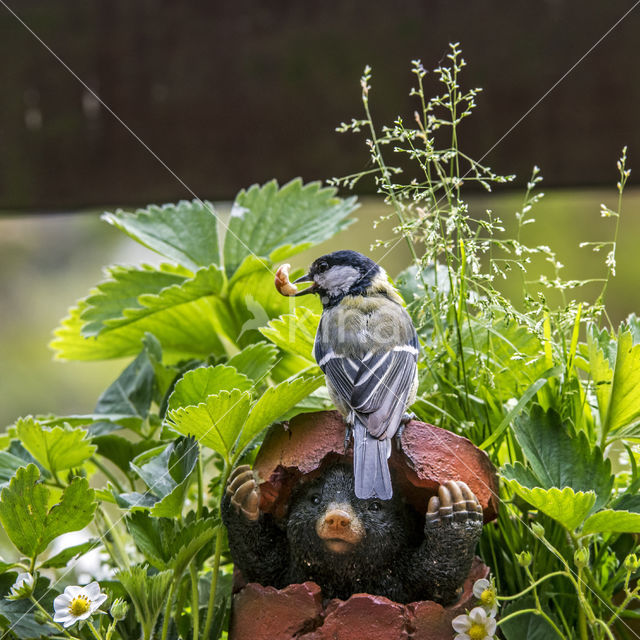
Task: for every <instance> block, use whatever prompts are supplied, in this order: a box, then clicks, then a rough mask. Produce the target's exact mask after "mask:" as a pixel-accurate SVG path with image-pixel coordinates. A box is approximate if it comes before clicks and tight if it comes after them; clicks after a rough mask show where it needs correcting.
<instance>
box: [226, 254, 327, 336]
mask: <svg viewBox="0 0 640 640" xmlns="http://www.w3.org/2000/svg"><path fill="white" fill-rule="evenodd" d="M273 277H274V276H273V268H272V265H271V263H269V262H265V261H264V260H262V259H260V258H256V257H255V256H247V258H246V259H245V260H244V262H243V263H242V264H241V265H240V267H239V268H238V270H237V271H236V272H235V273H234V275H233V277H232V278H231V280H230V281H229V291H228V302H229V306H230V308H231V311H232V313H233V317H234V318H235V327H236V333H235V335H234V340H235V341H236V342H237V343H238V345H239V346H241V347H245V346H248V345H250V344H254V343H255V342H257V341H258V340H261V339H262V337H261V336H260V334H259V333H258V330H259V329H260V328H261V327H264V326H266V325H267V323H268V322H269V321H270V320H272V319H273V318H277V317H278V316H280V315H282V314H285V313H289V312H291V311H292V310H293V308H294V304H295V302H294V300H293V299H292V298H288V297H285V296H282V295H280V294H279V293H278V292H277V290H276V288H275V286H274V280H273ZM308 302H309V304H310V305H313V304H316V305H319V302H318V301H316V300H309V301H308Z"/></svg>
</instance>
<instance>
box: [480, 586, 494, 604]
mask: <svg viewBox="0 0 640 640" xmlns="http://www.w3.org/2000/svg"><path fill="white" fill-rule="evenodd" d="M480 602H482V604H483V605H485V606H486V607H492V606H493V605H494V604H495V602H496V594H495V592H494V591H493V589H485V590H484V591H483V592H482V593H481V594H480Z"/></svg>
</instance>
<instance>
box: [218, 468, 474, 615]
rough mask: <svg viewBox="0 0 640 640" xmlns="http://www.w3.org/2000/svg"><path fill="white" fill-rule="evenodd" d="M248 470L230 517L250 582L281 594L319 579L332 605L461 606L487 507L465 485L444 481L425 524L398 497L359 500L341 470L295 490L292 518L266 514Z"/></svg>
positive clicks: (237, 480)
mask: <svg viewBox="0 0 640 640" xmlns="http://www.w3.org/2000/svg"><path fill="white" fill-rule="evenodd" d="M259 498H260V496H259V488H258V484H257V482H256V479H255V477H254V474H253V472H252V471H251V469H250V468H249V467H248V466H242V467H238V468H237V469H236V470H235V471H234V472H233V474H232V475H231V477H230V479H229V483H228V485H227V488H226V491H225V495H224V498H223V502H222V517H223V520H224V523H225V524H226V526H227V528H228V532H229V546H230V548H231V555H232V556H233V560H234V562H235V563H236V566H237V567H238V568H239V569H240V570H241V571H242V574H243V576H244V579H245V580H246V581H247V582H258V583H260V584H262V585H265V586H274V587H277V588H283V587H285V586H287V585H289V584H294V583H301V582H305V581H308V580H311V581H313V582H315V583H317V584H318V585H319V586H320V588H321V589H322V592H323V596H324V597H325V598H326V599H331V598H340V599H343V600H346V599H347V598H349V597H350V596H351V595H352V594H354V593H370V594H373V595H381V596H385V597H387V598H389V599H391V600H394V601H396V602H399V603H408V602H414V601H417V600H435V601H436V602H439V603H441V604H443V605H447V604H451V603H453V602H455V600H456V599H457V598H458V595H459V592H460V587H461V586H462V584H463V582H464V580H465V578H466V577H467V575H468V573H469V569H470V567H471V561H472V560H473V555H474V550H475V547H476V543H477V541H478V538H479V537H480V533H481V531H482V507H481V506H480V504H479V503H478V501H477V499H476V498H475V496H474V495H473V493H472V492H471V490H470V489H469V488H468V487H467V485H466V484H464V483H463V482H456V481H450V482H446V483H445V484H444V485H442V486H441V487H440V489H439V493H438V496H434V497H432V498H431V500H430V501H429V505H428V509H427V513H426V516H424V517H420V516H419V515H418V514H417V513H416V512H415V511H414V510H413V509H412V508H411V507H410V506H409V505H407V504H406V503H405V502H404V501H403V500H402V498H401V497H400V496H397V495H396V494H395V493H394V495H393V498H392V499H391V500H376V499H367V500H361V499H359V498H357V497H356V496H355V493H354V479H353V470H352V469H351V468H350V466H347V465H342V464H334V465H332V466H329V467H327V468H325V469H324V470H323V471H321V473H320V475H319V476H317V477H315V478H314V479H312V480H307V481H301V482H300V484H299V485H298V486H297V487H296V488H295V489H294V492H293V494H292V496H291V501H290V504H289V510H288V515H287V516H286V517H285V518H283V519H282V520H280V521H276V520H275V519H274V518H273V516H272V515H271V514H267V513H262V512H261V511H260V510H259V507H258V505H259V502H260V500H259Z"/></svg>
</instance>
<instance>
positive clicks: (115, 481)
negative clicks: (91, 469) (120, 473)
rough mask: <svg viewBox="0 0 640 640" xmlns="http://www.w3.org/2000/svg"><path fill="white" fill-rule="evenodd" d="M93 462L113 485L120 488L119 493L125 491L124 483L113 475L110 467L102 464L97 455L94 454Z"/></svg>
mask: <svg viewBox="0 0 640 640" xmlns="http://www.w3.org/2000/svg"><path fill="white" fill-rule="evenodd" d="M91 463H92V464H93V465H95V467H96V468H98V469H100V471H101V472H102V473H103V474H104V475H105V476H106V478H107V480H110V481H111V483H112V484H113V486H114V487H115V488H116V489H117V490H118V493H124V492H125V491H124V489H123V488H122V485H121V484H120V482H119V481H118V478H116V477H115V476H114V475H113V473H111V471H109V469H108V468H107V467H106V466H105V465H104V464H102V462H100V461H99V460H98V458H97V457H96V456H93V457H92V458H91Z"/></svg>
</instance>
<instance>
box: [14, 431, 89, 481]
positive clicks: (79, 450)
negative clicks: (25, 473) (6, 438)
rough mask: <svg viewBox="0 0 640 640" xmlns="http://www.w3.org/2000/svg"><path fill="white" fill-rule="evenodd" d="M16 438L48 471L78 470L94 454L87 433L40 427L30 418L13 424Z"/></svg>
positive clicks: (54, 472)
mask: <svg viewBox="0 0 640 640" xmlns="http://www.w3.org/2000/svg"><path fill="white" fill-rule="evenodd" d="M16 435H17V436H18V438H19V439H20V442H22V444H23V446H24V448H25V449H26V450H27V451H28V452H29V453H30V454H31V455H32V456H33V457H34V458H35V459H36V460H37V461H38V462H39V463H40V464H41V465H42V466H43V467H44V468H45V469H47V470H48V471H50V472H51V473H53V474H56V473H57V472H58V471H60V470H62V469H72V468H75V467H80V466H81V465H82V464H83V463H84V462H86V461H87V460H88V459H89V458H90V457H91V456H92V455H93V454H94V452H95V450H96V447H95V446H94V445H92V444H91V442H89V441H88V440H87V439H86V438H87V432H86V431H85V430H84V429H82V428H80V427H78V428H72V427H69V426H65V427H52V428H50V427H43V426H42V425H41V424H40V423H39V422H37V421H36V420H34V419H33V418H21V419H19V420H18V421H17V422H16Z"/></svg>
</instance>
